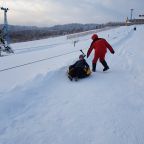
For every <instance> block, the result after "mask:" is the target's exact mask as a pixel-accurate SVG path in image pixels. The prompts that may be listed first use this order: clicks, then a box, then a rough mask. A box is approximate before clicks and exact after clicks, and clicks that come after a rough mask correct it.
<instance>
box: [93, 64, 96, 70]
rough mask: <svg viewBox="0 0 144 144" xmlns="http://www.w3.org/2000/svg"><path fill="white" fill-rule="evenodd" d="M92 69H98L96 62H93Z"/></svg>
mask: <svg viewBox="0 0 144 144" xmlns="http://www.w3.org/2000/svg"><path fill="white" fill-rule="evenodd" d="M92 71H93V72H95V71H96V63H92Z"/></svg>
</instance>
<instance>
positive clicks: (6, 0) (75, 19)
mask: <svg viewBox="0 0 144 144" xmlns="http://www.w3.org/2000/svg"><path fill="white" fill-rule="evenodd" d="M0 6H4V7H8V8H9V9H10V10H9V12H8V22H9V24H14V25H36V26H52V25H55V24H67V23H84V24H85V23H106V22H109V21H124V20H125V19H126V17H130V9H131V8H133V9H134V11H133V16H134V17H135V18H136V17H138V15H139V14H144V0H0ZM0 23H3V11H0Z"/></svg>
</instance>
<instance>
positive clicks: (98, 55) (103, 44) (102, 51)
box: [87, 34, 115, 72]
mask: <svg viewBox="0 0 144 144" xmlns="http://www.w3.org/2000/svg"><path fill="white" fill-rule="evenodd" d="M92 40H93V41H92V43H91V46H90V48H89V49H88V51H87V58H88V57H89V55H90V54H91V52H92V50H93V49H94V50H95V54H94V58H93V61H92V71H93V72H95V71H96V63H97V61H98V59H99V60H100V62H101V64H102V65H103V66H104V69H103V71H106V70H108V69H109V66H108V65H107V62H106V61H105V55H106V52H107V48H108V49H109V51H110V52H111V53H112V54H114V53H115V51H114V50H113V48H112V47H111V45H110V44H109V43H108V42H107V41H106V40H105V39H103V38H98V35H97V34H93V36H92Z"/></svg>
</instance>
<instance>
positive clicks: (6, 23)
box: [1, 7, 9, 44]
mask: <svg viewBox="0 0 144 144" xmlns="http://www.w3.org/2000/svg"><path fill="white" fill-rule="evenodd" d="M1 10H3V11H4V27H3V33H4V36H5V41H6V42H7V44H8V21H7V12H8V10H9V9H8V8H4V7H1Z"/></svg>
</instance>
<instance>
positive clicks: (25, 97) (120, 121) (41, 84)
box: [0, 25, 144, 144]
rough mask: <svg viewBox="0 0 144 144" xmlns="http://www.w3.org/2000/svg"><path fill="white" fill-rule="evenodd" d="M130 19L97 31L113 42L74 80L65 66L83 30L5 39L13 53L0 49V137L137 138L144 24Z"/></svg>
mask: <svg viewBox="0 0 144 144" xmlns="http://www.w3.org/2000/svg"><path fill="white" fill-rule="evenodd" d="M136 27H137V30H136V31H134V30H133V26H129V27H119V28H115V29H111V30H107V31H104V32H100V33H98V35H99V37H103V38H106V39H107V41H108V42H109V43H110V44H111V45H112V47H113V48H114V50H115V54H114V55H112V54H111V53H110V52H109V51H108V52H107V56H106V61H107V63H108V65H109V67H110V69H109V70H108V71H107V72H103V71H102V69H103V67H102V65H101V64H100V63H99V62H98V64H97V71H96V72H95V73H92V75H91V76H90V77H88V78H85V79H81V80H79V81H78V82H75V81H73V82H71V81H70V80H69V79H68V78H67V75H66V72H67V69H68V66H69V65H71V64H73V63H74V62H75V61H76V60H77V59H78V56H79V55H80V54H81V53H80V51H79V50H80V49H83V51H84V52H85V53H86V52H87V50H88V48H89V46H90V43H91V35H87V36H84V37H79V38H75V39H69V40H67V39H66V37H65V36H63V37H57V38H51V39H45V40H39V41H31V42H25V43H17V44H13V45H12V47H13V49H14V51H15V54H14V55H10V56H4V57H0V144H144V124H143V123H144V90H143V88H144V39H143V35H144V25H140V26H136ZM77 40H78V42H77V43H76V46H75V47H74V41H77ZM92 59H93V53H92V54H91V56H90V58H88V59H86V61H87V62H88V63H89V65H90V66H91V61H92Z"/></svg>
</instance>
